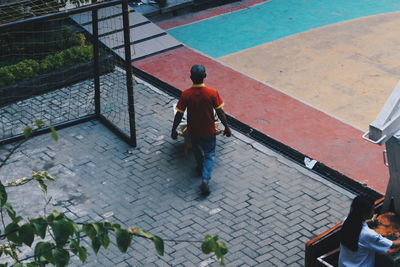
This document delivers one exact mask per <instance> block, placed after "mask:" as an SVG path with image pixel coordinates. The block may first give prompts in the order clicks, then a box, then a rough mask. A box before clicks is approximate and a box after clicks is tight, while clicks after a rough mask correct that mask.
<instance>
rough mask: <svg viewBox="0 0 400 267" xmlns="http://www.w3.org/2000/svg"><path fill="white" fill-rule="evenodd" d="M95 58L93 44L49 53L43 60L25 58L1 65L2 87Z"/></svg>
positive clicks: (0, 83)
mask: <svg viewBox="0 0 400 267" xmlns="http://www.w3.org/2000/svg"><path fill="white" fill-rule="evenodd" d="M92 59H93V51H92V47H91V46H87V45H83V46H74V47H71V48H68V49H66V50H64V51H61V52H58V53H55V54H52V55H48V56H47V57H45V58H43V59H42V60H39V61H36V60H33V59H25V60H22V61H20V62H18V63H17V64H14V65H9V66H4V67H0V87H4V86H7V85H11V84H14V83H17V82H20V81H23V80H27V79H30V78H33V77H36V76H38V75H41V74H45V73H50V72H52V71H55V70H59V69H63V68H66V67H69V66H73V65H76V64H80V63H84V62H88V61H90V60H92Z"/></svg>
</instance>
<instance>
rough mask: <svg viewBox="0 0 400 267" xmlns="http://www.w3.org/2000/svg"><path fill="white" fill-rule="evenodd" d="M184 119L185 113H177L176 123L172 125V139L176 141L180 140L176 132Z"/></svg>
mask: <svg viewBox="0 0 400 267" xmlns="http://www.w3.org/2000/svg"><path fill="white" fill-rule="evenodd" d="M182 118H183V113H182V112H180V111H177V112H176V113H175V118H174V123H173V124H172V130H171V138H172V139H174V140H175V139H177V138H178V132H177V131H176V128H178V125H179V123H181V121H182Z"/></svg>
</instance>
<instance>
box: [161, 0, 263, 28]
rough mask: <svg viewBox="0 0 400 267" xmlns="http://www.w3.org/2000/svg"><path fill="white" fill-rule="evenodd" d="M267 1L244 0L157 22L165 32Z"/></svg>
mask: <svg viewBox="0 0 400 267" xmlns="http://www.w3.org/2000/svg"><path fill="white" fill-rule="evenodd" d="M267 1H269V0H242V1H238V2H233V3H230V4H226V5H223V6H219V7H215V8H210V9H206V10H203V11H199V12H196V13H189V14H186V15H181V16H179V17H175V18H173V19H170V20H165V21H160V22H157V25H158V26H159V27H160V28H162V29H164V30H168V29H171V28H175V27H178V26H182V25H185V24H189V23H192V22H196V21H199V20H203V19H208V18H211V17H215V16H218V15H222V14H226V13H231V12H234V11H238V10H242V9H245V8H248V7H251V6H254V5H257V4H261V3H263V2H267Z"/></svg>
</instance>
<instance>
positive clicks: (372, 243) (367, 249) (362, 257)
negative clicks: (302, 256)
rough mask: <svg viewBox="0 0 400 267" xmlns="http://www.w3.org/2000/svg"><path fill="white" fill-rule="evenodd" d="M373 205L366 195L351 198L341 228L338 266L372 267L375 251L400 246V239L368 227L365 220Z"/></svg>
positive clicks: (370, 214)
mask: <svg viewBox="0 0 400 267" xmlns="http://www.w3.org/2000/svg"><path fill="white" fill-rule="evenodd" d="M373 206H374V202H373V201H372V200H369V199H368V198H366V197H363V196H357V197H356V198H354V199H353V202H352V203H351V208H350V213H349V215H348V217H347V218H346V219H345V221H344V223H343V226H342V230H341V240H340V254H339V267H353V266H354V267H355V266H360V267H374V266H375V253H376V252H378V253H387V252H388V250H389V249H390V248H393V247H396V246H400V240H395V241H391V240H389V239H387V238H385V237H383V236H381V235H380V234H378V233H377V232H375V231H374V230H372V229H370V228H369V227H368V225H367V223H366V221H367V220H368V219H370V218H371V217H372V215H373Z"/></svg>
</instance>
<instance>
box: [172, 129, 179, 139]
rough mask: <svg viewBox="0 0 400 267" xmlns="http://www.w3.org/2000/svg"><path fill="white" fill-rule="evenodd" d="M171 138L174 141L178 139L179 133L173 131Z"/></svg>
mask: <svg viewBox="0 0 400 267" xmlns="http://www.w3.org/2000/svg"><path fill="white" fill-rule="evenodd" d="M171 138H172V139H174V140H176V139H177V138H178V132H177V131H176V130H172V131H171Z"/></svg>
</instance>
